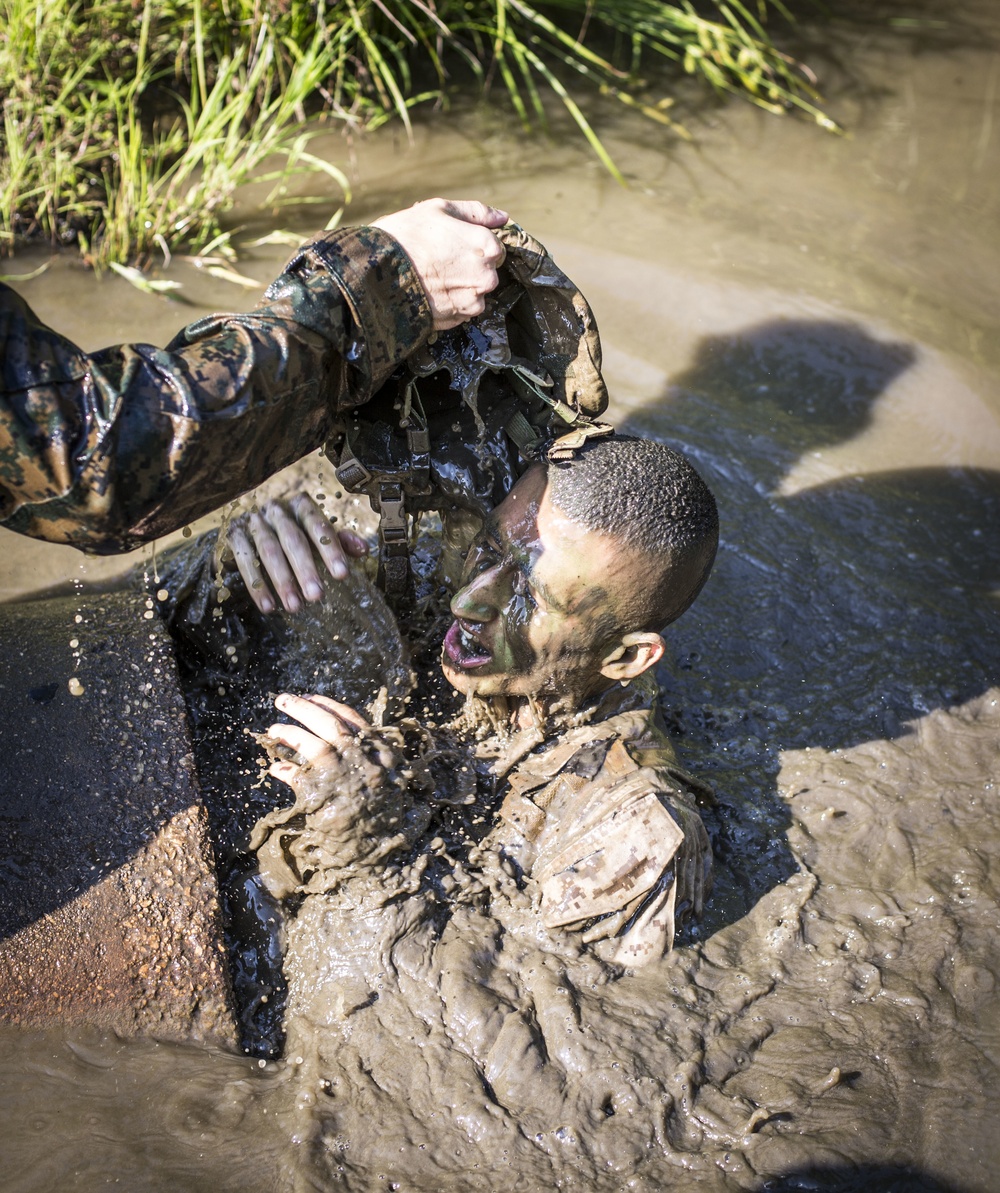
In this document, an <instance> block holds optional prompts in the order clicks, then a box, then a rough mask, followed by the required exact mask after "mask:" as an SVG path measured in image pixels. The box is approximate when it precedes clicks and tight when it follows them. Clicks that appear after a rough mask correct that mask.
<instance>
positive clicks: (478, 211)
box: [427, 199, 510, 228]
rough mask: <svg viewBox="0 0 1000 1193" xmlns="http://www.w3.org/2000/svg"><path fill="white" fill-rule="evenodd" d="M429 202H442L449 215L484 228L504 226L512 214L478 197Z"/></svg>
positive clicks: (432, 201)
mask: <svg viewBox="0 0 1000 1193" xmlns="http://www.w3.org/2000/svg"><path fill="white" fill-rule="evenodd" d="M427 202H430V203H438V204H441V205H442V207H443V210H444V211H446V212H447V213H448V215H451V216H454V217H455V219H457V220H465V222H466V223H467V224H479V225H481V226H482V227H483V228H502V227H503V226H504V224H506V223H508V221H509V220H510V216H509V215H508V214H507V212H506V211H501V210H500V208H499V207H490V206H488V204H486V203H480V202H479V201H478V200H477V199H429V200H427Z"/></svg>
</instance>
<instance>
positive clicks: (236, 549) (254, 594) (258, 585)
mask: <svg viewBox="0 0 1000 1193" xmlns="http://www.w3.org/2000/svg"><path fill="white" fill-rule="evenodd" d="M229 546H230V547H231V548H232V552H233V556H234V558H235V559H236V567H237V568H238V569H239V573H240V575H241V576H242V577H243V583H244V584H245V585H246V586H247V592H248V593H249V594H250V599H251V600H252V601H253V603H254V604H255V605H256V606H257V608H258V609H259V610H260V611H261V613H273V612H274V608H275V605H274V594H273V593H272V592H271V590H270V588H268V586H267V581H266V580H265V579H264V574H263V572H262V571H261V569H260V560H259V559H258V557H257V552H256V550H254V547H253V544H252V543H251V542H250V540H249V538H247V535H246V531H245V530H244V529H243V527H242V526H241V525H239V524H238V523H233V525H232V526H230V528H229Z"/></svg>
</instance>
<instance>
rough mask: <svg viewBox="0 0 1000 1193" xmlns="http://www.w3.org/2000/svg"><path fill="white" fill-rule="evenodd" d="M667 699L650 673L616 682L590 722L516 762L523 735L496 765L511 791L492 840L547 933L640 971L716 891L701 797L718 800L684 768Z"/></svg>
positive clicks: (665, 950) (600, 699) (663, 950)
mask: <svg viewBox="0 0 1000 1193" xmlns="http://www.w3.org/2000/svg"><path fill="white" fill-rule="evenodd" d="M657 696H658V693H657V690H656V685H655V683H654V682H653V681H652V680H651V679H650V678H649V677H648V676H641V677H640V678H639V679H637V680H633V681H632V683H631V686H630V687H629V688H627V689H622V688H621V687H619V686H615V687H612V688H608V689H607V690H606V691H605V692H604V693H602V694H601V695H600V696H599V697H597V698H596V701H595V707H594V709H593V715H592V719H591V720H590V721H589V722H588V723H587V724H585V725H582V726H580V727H578V728H576V729H569V730H566V731H565V732H563V733H560V734H558V735H557V736H555V737H552V738H549V739H547V740H546V741H545V742H544V743H543V745H544V748H543V749H541V750H539V751H537V752H533V753H530V754H528V755H527V756H523V757H521V758H520V760H518V761H515V760H516V759H517V757H518V753H519V751H518V749H517V745H516V739H515V743H513V745H512V748H511V749H510V750H508V752H507V756H506V758H503V757H502V758H500V759H498V761H497V762H496V763H495V764H494V766H493V768H492V769H493V772H494V774H495V775H496V776H497V777H498V778H503V779H504V785H503V788H502V790H503V791H504V792H505V795H504V800H503V803H502V804H501V806H500V812H499V823H498V824H497V826H496V827H495V828H494V829H493V831H492V832H491V833H490V836H489V837H488V839H487V844H488V845H492V846H493V847H495V848H497V849H499V850H500V851H501V853H503V854H504V855H506V856H508V857H510V858H511V859H512V860H514V861H515V862H516V863H517V867H518V869H519V870H520V871H521V872H522V873H524V874H525V875H527V876H528V878H529V880H530V881H529V886H530V889H531V890H532V893H533V900H537V906H538V912H539V917H540V919H541V921H542V923H543V924H544V925H545V927H546V928H551V929H563V930H565V931H571V932H572V931H579V932H580V933H581V935H582V939H583V940H584V941H585V942H586V943H588V944H591V945H593V946H594V947H595V949H596V951H597V952H599V953H600V955H601V956H602V957H603V958H604V959H605V960H608V961H614V962H615V963H617V964H619V965H625V966H628V967H630V968H636V967H639V966H642V965H645V964H648V963H649V962H650V961H655V960H656V959H657V958H659V957H662V956H663V955H664V954H665V953H668V952H669V951H670V949H671V947H672V946H673V941H674V929H675V923H677V922H683V921H684V920H686V919H687V918H689V917H690V916H693V917H694V918H695V919H697V918H699V917H700V915H701V911H702V903H703V901H704V898H705V897H706V896H707V894H708V891H709V889H710V888H711V874H712V851H711V847H710V845H709V840H708V834H707V833H706V831H705V826H704V824H703V823H702V820H701V817H700V815H699V814H698V810H697V805H696V803H695V799H694V796H695V795H696V794H697V795H698V796H700V797H701V798H702V799H705V800H707V801H709V802H712V803H714V797H713V795H712V792H711V789H710V788H708V787H707V786H706V785H705V784H703V783H701V782H699V781H698V780H697V779H695V778H694V777H693V776H691V775H689V774H687V772H685V771H683V770H681V768H680V767H679V766H678V765H677V758H676V755H675V754H674V750H673V746H672V745H671V744H670V740H669V738H668V736H667V732H666V729H665V727H664V725H663V723H662V720H661V718H660V715H659V709H658V702H657ZM529 740H530V739H529Z"/></svg>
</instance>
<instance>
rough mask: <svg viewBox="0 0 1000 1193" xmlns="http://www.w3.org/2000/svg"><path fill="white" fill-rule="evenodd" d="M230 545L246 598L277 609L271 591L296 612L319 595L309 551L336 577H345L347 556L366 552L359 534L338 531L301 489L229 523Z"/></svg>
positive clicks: (263, 607) (264, 610)
mask: <svg viewBox="0 0 1000 1193" xmlns="http://www.w3.org/2000/svg"><path fill="white" fill-rule="evenodd" d="M229 543H230V546H231V548H232V551H233V555H234V557H235V559H236V566H237V568H238V569H239V573H240V575H241V576H242V577H243V582H244V584H246V586H247V590H248V591H249V593H250V596H251V599H252V600H253V602H254V604H255V605H256V606H257V608H258V609H260V611H261V612H262V613H273V612H274V610H275V609H276V608H277V604H276V601H275V596H274V593H277V597H278V600H280V602H281V604H282V605H283V606H284V608H285V609H287V610H288V612H289V613H296V612H298V610H299V609H301V608H302V605H303V602H305V601H320V600H322V599H323V579H322V576H321V574H320V571H319V570H318V568H317V564H316V559H315V557H314V555H313V550H314V549H315V551H316V552H317V554H318V555H319V558H320V560H321V562H322V565H323V566H324V567H325V568H326V570H327V571H328V572H329V574H330V575H331V576H332V577H333V578H334V579H335V580H343V579H345V578H346V577H347V574H348V561H349V559H360V558H361V557H362V556H364V555H367V554H368V544H367V543H366V542H365V540H364V539H363V538H362V537H361V536H360V535H359V534H355V533H354V532H353V531H350V530H343V531H341V532H340V533H339V534H338V533H337V531H336V530H335V529H334V528H333V525H332V523H331V522H330V520H329V519H328V518H327V517H326V515H325V514H324V513H323V511H322V510H321V509H320V508H319V506H318V505H316V503H315V502H314V501H313V500H312V498H310V497H309V496H308V495H306V494H304V493H302V494H299V495H298V496H297V497H295V498H294V499H293V500H292V502H291V503H290V504H287V505H286V504H285V503H284V502H280V501H272V502H269V503H268V504H267V505H265V506H264V508H263V510H262V511H260V512H255V513H252V514H250V515H249V518H248V519H246V520H245V521H243V520H241V521H240V522H234V523H233V525H232V526H231V527H230V529H229ZM268 580H269V581H270V586H269V585H268ZM272 589H273V591H272Z"/></svg>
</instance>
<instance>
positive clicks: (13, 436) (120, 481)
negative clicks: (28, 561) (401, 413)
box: [0, 200, 506, 554]
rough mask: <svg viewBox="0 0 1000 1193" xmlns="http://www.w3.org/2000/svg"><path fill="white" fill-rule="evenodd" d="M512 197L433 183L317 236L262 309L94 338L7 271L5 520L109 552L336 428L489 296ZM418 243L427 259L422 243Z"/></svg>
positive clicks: (234, 489) (181, 521)
mask: <svg viewBox="0 0 1000 1193" xmlns="http://www.w3.org/2000/svg"><path fill="white" fill-rule="evenodd" d="M505 220H506V216H505V214H504V213H503V212H497V211H494V209H492V208H487V207H485V206H483V205H481V204H461V203H458V204H449V203H448V202H446V201H445V200H432V201H431V202H430V204H420V205H418V206H417V207H414V208H411V209H409V210H408V211H407V212H401V213H397V215H396V216H387V217H385V220H384V221H383V223H384V224H385V225H386V226H385V227H375V226H372V227H361V228H345V229H342V230H340V231H338V232H332V233H328V234H325V235H322V236H318V237H316V238H315V239H314V240H312V241H310V242H308V243H307V244H305V245H304V246H303V247H302V248H301V249H300V250H299V251H298V252H297V253H296V254H295V256H294V257H293V258H292V260H291V261H290V262H289V263H288V265H287V266H286V267H285V271H284V272H283V273H282V274H281V276H280V277H279V278H278V279H277V280H276V281H275V282H273V283H272V285H271V286H270V287H269V288H268V290H267V292H266V293H265V295H264V298H263V300H262V301H261V302H260V303H258V305H257V306H256V307H255V308H254V309H253V310H252V311H249V312H248V313H246V314H232V315H213V316H209V317H208V318H206V319H201V320H198V321H197V322H195V323H192V324H190V325H189V326H188V327H186V328H184V330H183V331H181V332H180V333H179V334H178V335H177V336H176V337H175V338H174V339H173V340H172V341H171V343H170V344H169V345H168V346H167V347H166V348H165V349H162V348H157V347H154V346H153V345H150V344H121V345H117V346H115V347H111V348H105V349H102V350H100V351H98V352H93V353H85V352H83V351H82V350H81V349H80V348H78V347H77V346H76V345H75V344H73V343H71V342H70V341H69V340H68V339H66V337H64V336H61V335H59V333H58V332H56V331H54V330H52V329H51V328H49V327H47V326H45V324H43V323H42V322H41V321H40V320H39V319H38V318H37V317H36V316H35V315H34V313H33V312H32V311H31V309H30V308H29V307H28V305H27V304H26V303H25V302H24V301H23V300H22V299H20V298H19V297H18V296H17V295H16V294H15V293H14V292H13V291H12V290H10V289H9V288H8V287H6V286H2V285H0V525H2V526H6V527H8V528H9V529H11V530H16V531H18V532H20V533H22V534H28V535H31V536H33V537H36V538H43V539H47V540H49V541H51V542H57V543H68V544H71V545H73V546H77V547H81V548H85V549H87V550H92V551H97V552H100V553H104V554H109V553H114V552H119V551H127V550H130V549H132V548H134V547H136V546H138V545H140V544H141V543H143V542H147V541H149V540H151V539H154V538H157V537H159V536H160V535H163V534H167V533H168V532H170V531H172V530H176V529H179V528H180V527H181V526H184V525H185V524H186V523H188V522H190V521H193V520H194V519H196V518H198V517H200V516H201V515H203V514H206V513H209V512H211V511H212V510H213V509H216V508H217V507H218V506H220V505H222V504H223V503H224V502H226V501H228V500H231V499H232V498H235V497H236V496H238V495H239V494H240V493H243V492H245V491H247V490H248V489H251V488H253V487H254V486H256V485H258V484H259V483H260V482H261V481H263V480H265V479H266V478H267V477H268V476H270V475H272V474H273V473H274V472H276V471H278V470H279V469H280V468H283V467H284V466H285V465H287V464H290V463H292V462H293V461H294V460H297V459H299V458H300V457H301V456H304V455H306V454H307V453H308V452H310V451H312V450H313V449H314V448H316V447H318V446H319V445H320V444H321V443H323V442H325V441H326V440H327V439H328V438H329V436H330V435H331V433H332V431H333V429H334V426H335V425H336V423H337V420H338V416H339V415H340V414H341V413H342V412H344V411H345V410H347V409H349V408H351V407H353V406H358V405H360V404H362V403H364V402H366V401H367V400H368V399H369V398H370V397H371V395H372V394H373V393H374V392H375V391H376V390H377V389H378V387H379V386H380V385H381V384H382V383H383V382H384V381H385V380H386V378H387V377H388V376H389V374H390V373H391V372H392V371H393V369H394V368H395V367H396V366H397V365H398V364H399V363H400V362H401V361H403V360H404V359H405V358H406V357H407V356H408V355H409V354H410V353H412V352H413V351H415V350H416V349H417V348H418V347H419V346H420V345H421V344H422V343H424V341H425V340H426V338H427V336H428V335H429V334H430V333H431V331H432V330H433V328H434V327H435V326H438V327H446V326H453V325H454V323H456V322H461V320H462V319H465V318H469V317H470V316H471V315H472V314H475V313H476V312H477V311H479V310H481V309H482V306H481V301H482V295H483V293H485V291H486V290H488V289H489V288H490V287H491V286H495V285H496V269H495V263H496V261H498V260H499V259H500V258H501V257H502V249H501V248H500V247H499V244H498V242H497V241H496V237H495V236H494V235H493V233H492V232H491V231H490V230H489V228H490V227H496V226H500V225H501V224H502V223H503V222H505ZM411 252H412V254H413V257H412V258H411V256H410V255H408V254H409V253H411Z"/></svg>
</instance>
